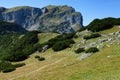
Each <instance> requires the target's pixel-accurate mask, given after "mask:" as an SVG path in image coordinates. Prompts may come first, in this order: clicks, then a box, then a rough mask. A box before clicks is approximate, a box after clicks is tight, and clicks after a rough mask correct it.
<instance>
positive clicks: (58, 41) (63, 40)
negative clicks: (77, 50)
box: [36, 33, 75, 52]
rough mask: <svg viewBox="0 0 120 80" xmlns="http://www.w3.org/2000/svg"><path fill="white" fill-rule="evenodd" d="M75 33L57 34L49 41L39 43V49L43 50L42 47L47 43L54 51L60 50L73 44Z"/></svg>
mask: <svg viewBox="0 0 120 80" xmlns="http://www.w3.org/2000/svg"><path fill="white" fill-rule="evenodd" d="M74 35H75V33H70V34H61V35H58V36H56V37H55V38H52V39H50V40H48V42H45V43H43V44H37V45H36V47H37V50H38V51H39V52H41V51H42V47H44V46H45V45H49V48H52V49H53V50H54V51H60V50H63V49H65V48H67V47H69V46H70V44H73V43H74V41H73V40H72V38H74Z"/></svg>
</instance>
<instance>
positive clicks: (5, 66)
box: [0, 61, 15, 73]
mask: <svg viewBox="0 0 120 80" xmlns="http://www.w3.org/2000/svg"><path fill="white" fill-rule="evenodd" d="M14 70H15V66H14V65H12V64H11V63H10V62H8V61H1V62H0V72H1V71H2V72H3V73H7V72H11V71H14Z"/></svg>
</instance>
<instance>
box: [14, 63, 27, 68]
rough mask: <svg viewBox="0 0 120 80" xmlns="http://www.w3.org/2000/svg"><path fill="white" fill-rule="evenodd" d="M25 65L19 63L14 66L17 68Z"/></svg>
mask: <svg viewBox="0 0 120 80" xmlns="http://www.w3.org/2000/svg"><path fill="white" fill-rule="evenodd" d="M24 65H25V63H17V64H14V66H15V67H16V68H18V67H22V66H24Z"/></svg>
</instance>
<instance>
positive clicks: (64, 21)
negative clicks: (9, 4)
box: [0, 5, 82, 33]
mask: <svg viewBox="0 0 120 80" xmlns="http://www.w3.org/2000/svg"><path fill="white" fill-rule="evenodd" d="M0 20H4V21H7V22H14V23H17V24H19V25H21V26H22V27H23V28H25V29H26V30H29V31H31V30H40V31H42V32H58V33H71V32H74V31H76V30H79V29H80V28H81V27H82V15H81V13H80V12H76V11H75V9H74V8H72V7H69V6H67V5H64V6H53V5H49V6H46V7H43V8H41V9H40V8H35V7H29V6H19V7H14V8H9V9H6V8H2V7H1V8H0Z"/></svg>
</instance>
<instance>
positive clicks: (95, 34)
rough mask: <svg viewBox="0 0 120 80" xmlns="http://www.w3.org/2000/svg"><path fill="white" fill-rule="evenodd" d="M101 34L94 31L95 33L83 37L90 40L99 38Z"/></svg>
mask: <svg viewBox="0 0 120 80" xmlns="http://www.w3.org/2000/svg"><path fill="white" fill-rule="evenodd" d="M100 36H101V35H100V34H98V33H94V34H91V35H88V36H84V37H83V38H84V39H86V40H88V39H92V38H97V37H100Z"/></svg>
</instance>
